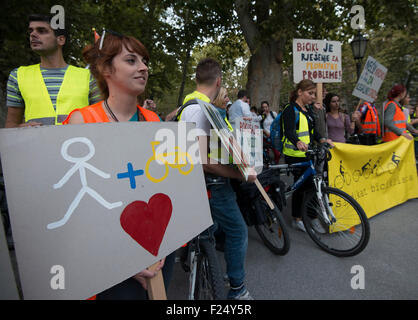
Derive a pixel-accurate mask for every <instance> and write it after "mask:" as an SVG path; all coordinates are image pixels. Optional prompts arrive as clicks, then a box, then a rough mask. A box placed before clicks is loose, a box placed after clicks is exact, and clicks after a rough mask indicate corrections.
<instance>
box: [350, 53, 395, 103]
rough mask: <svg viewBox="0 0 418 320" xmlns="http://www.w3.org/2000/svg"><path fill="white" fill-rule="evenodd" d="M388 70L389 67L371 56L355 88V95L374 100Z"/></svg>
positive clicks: (369, 100)
mask: <svg viewBox="0 0 418 320" xmlns="http://www.w3.org/2000/svg"><path fill="white" fill-rule="evenodd" d="M387 72H388V69H387V68H386V67H384V66H383V65H381V64H380V63H379V62H377V61H376V60H375V59H374V58H373V57H371V56H369V57H368V58H367V61H366V64H365V65H364V69H363V72H362V73H361V75H360V78H359V80H358V82H357V84H356V87H355V88H354V91H353V96H355V97H357V98H360V99H363V100H364V101H368V102H374V101H375V100H376V98H377V93H378V92H379V89H380V87H381V85H382V83H383V80H384V79H385V77H386V74H387Z"/></svg>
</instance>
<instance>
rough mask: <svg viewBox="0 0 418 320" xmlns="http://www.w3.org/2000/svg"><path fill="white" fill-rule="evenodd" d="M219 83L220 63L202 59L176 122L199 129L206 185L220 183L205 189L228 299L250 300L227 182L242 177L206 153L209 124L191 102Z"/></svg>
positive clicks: (240, 231)
mask: <svg viewBox="0 0 418 320" xmlns="http://www.w3.org/2000/svg"><path fill="white" fill-rule="evenodd" d="M221 83H222V71H221V67H220V65H219V63H218V62H217V61H215V60H213V59H210V58H207V59H203V60H201V61H200V62H199V64H198V65H197V67H196V90H195V91H194V92H193V93H191V94H189V95H188V96H186V98H185V99H184V103H185V104H183V106H182V107H181V108H180V109H179V111H178V113H177V117H176V118H177V119H178V120H179V121H186V122H194V123H196V128H197V129H200V130H201V134H200V135H199V137H198V141H199V145H200V155H201V159H202V163H203V164H202V166H203V171H204V173H205V180H206V182H207V183H209V184H210V181H214V180H216V181H218V182H221V183H217V184H212V185H209V186H208V187H207V189H208V192H209V193H210V194H211V197H210V199H209V204H210V208H211V213H212V217H213V220H214V223H215V225H217V227H218V228H220V229H221V230H222V231H223V232H224V234H225V247H224V248H225V251H224V256H225V261H226V267H227V275H228V278H229V282H230V290H229V293H228V299H234V300H252V297H251V296H250V294H249V292H248V290H247V288H246V286H245V283H244V280H245V257H246V253H247V246H248V230H247V225H246V223H245V221H244V218H243V216H242V214H241V211H240V209H239V207H238V204H237V202H236V195H235V193H234V191H233V189H232V187H231V183H230V179H231V178H232V179H239V180H243V179H244V178H243V177H242V175H241V173H240V172H239V171H238V170H237V169H236V168H234V167H233V166H230V165H227V164H221V163H217V162H216V161H214V159H213V158H212V156H211V154H210V153H209V154H208V152H207V146H209V145H210V144H209V143H208V140H209V139H208V137H210V131H211V125H210V122H209V120H208V119H207V118H206V116H205V114H204V113H203V111H202V109H201V107H200V105H199V104H198V102H197V101H196V100H194V99H200V100H203V101H205V102H212V101H213V100H214V99H215V98H216V96H217V95H218V92H219V90H220V88H221ZM210 158H211V159H210ZM255 179H256V175H250V176H249V177H248V181H250V182H254V181H255ZM211 231H212V230H211Z"/></svg>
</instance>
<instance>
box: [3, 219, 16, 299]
mask: <svg viewBox="0 0 418 320" xmlns="http://www.w3.org/2000/svg"><path fill="white" fill-rule="evenodd" d="M0 215H1V214H0ZM18 299H19V294H18V291H17V285H16V280H15V275H14V273H13V268H12V262H11V261H10V255H9V249H8V246H7V240H6V234H5V232H4V227H3V217H0V300H18Z"/></svg>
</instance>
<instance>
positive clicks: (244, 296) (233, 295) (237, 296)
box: [228, 286, 254, 300]
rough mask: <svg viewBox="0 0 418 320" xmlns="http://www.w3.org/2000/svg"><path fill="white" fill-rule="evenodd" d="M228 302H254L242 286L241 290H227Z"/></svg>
mask: <svg viewBox="0 0 418 320" xmlns="http://www.w3.org/2000/svg"><path fill="white" fill-rule="evenodd" d="M236 291H238V292H236ZM228 300H254V298H253V297H251V295H250V293H249V292H248V290H247V288H246V287H245V286H244V287H242V289H241V290H232V289H231V290H229V293H228Z"/></svg>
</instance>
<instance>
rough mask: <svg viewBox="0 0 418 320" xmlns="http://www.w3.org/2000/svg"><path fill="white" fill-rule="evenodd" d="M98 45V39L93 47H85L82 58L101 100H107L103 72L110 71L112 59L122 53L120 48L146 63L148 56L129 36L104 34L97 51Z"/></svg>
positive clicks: (107, 93)
mask: <svg viewBox="0 0 418 320" xmlns="http://www.w3.org/2000/svg"><path fill="white" fill-rule="evenodd" d="M99 43H100V39H99V40H98V41H96V43H95V44H94V45H91V44H90V45H88V46H86V47H85V48H84V49H83V58H84V60H85V61H86V62H87V63H88V64H90V71H91V74H92V75H93V77H94V78H95V79H96V81H97V85H98V86H99V89H100V91H101V92H102V98H103V99H107V98H108V97H109V88H108V87H107V83H106V80H105V78H104V77H103V71H104V70H106V68H109V69H110V70H112V61H113V58H114V57H115V56H117V55H118V54H119V53H121V52H122V48H123V47H125V48H126V50H128V51H129V52H135V53H137V54H139V55H141V56H142V57H144V59H145V60H146V61H147V62H148V61H149V54H148V51H147V49H146V48H145V46H144V45H143V44H142V43H141V42H140V41H139V40H137V39H135V38H134V37H130V36H124V35H115V34H112V33H110V32H106V35H105V38H104V40H103V46H102V49H101V50H99Z"/></svg>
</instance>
